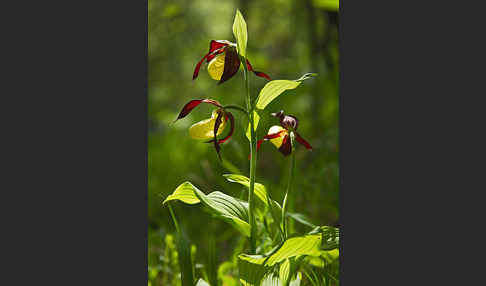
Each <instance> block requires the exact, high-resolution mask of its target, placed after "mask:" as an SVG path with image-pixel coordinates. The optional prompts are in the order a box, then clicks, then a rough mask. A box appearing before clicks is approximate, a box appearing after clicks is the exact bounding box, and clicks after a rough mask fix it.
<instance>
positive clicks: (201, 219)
mask: <svg viewBox="0 0 486 286" xmlns="http://www.w3.org/2000/svg"><path fill="white" fill-rule="evenodd" d="M236 8H239V9H240V11H241V12H242V14H243V16H244V17H245V20H246V22H247V25H248V57H249V59H250V61H251V63H252V65H253V67H254V68H255V69H256V70H259V71H263V72H266V73H267V74H268V75H270V77H272V79H291V80H292V79H297V78H299V77H300V76H301V75H302V74H304V73H306V72H316V73H318V74H319V76H318V77H316V78H313V79H310V80H307V81H305V82H304V83H303V84H302V85H300V86H299V87H298V88H297V89H295V90H289V91H286V92H284V93H283V94H282V95H281V96H279V97H278V99H277V100H275V101H273V102H272V103H271V104H270V105H269V106H267V108H266V109H265V112H264V114H263V116H262V119H261V121H260V125H259V129H258V137H259V138H261V137H262V136H263V135H264V134H266V132H267V131H268V128H269V127H270V126H272V125H275V124H277V123H278V120H277V119H276V118H273V117H271V116H270V115H269V114H270V113H271V112H276V111H279V110H281V109H283V110H284V111H285V112H286V113H287V114H292V115H294V116H296V117H297V118H299V121H300V123H299V124H300V125H299V133H300V134H301V135H302V136H303V137H304V138H305V139H306V140H307V141H308V142H310V143H311V145H312V146H313V148H314V150H313V151H312V152H309V151H307V150H305V148H303V147H302V146H299V147H298V148H297V151H296V152H297V153H296V159H297V170H296V175H297V177H296V179H295V181H294V182H295V183H294V190H293V191H294V192H295V211H296V212H298V213H303V214H305V215H306V216H307V217H308V218H309V220H310V221H311V222H313V223H314V224H316V225H338V223H339V209H338V205H339V203H338V199H339V184H338V176H339V174H338V172H339V165H338V152H339V144H338V142H339V138H338V133H339V129H338V128H339V126H338V122H339V112H338V111H339V105H338V103H339V99H338V96H339V46H338V27H337V26H338V13H337V9H338V8H337V2H336V1H334V0H332V1H330V0H321V1H312V0H289V1H287V0H268V1H256V0H251V1H209V0H177V1H175V0H149V23H148V24H149V25H148V33H149V45H148V47H149V49H148V68H149V78H148V88H149V89H148V95H149V106H148V116H149V118H148V124H149V138H148V144H149V146H148V148H149V155H148V156H149V157H148V160H149V161H148V179H149V189H148V200H149V202H148V203H149V205H148V218H149V230H148V231H149V266H150V265H157V264H159V263H160V256H161V255H162V254H163V249H164V247H165V246H164V243H165V242H164V237H165V235H166V234H167V233H174V232H175V230H174V226H173V224H172V221H171V219H170V216H169V212H168V209H167V207H163V206H162V201H163V200H164V199H165V197H166V196H167V195H168V194H170V193H171V192H172V191H173V190H174V189H175V188H176V187H177V186H178V185H179V184H181V183H182V182H184V181H186V180H189V181H191V182H192V183H193V184H195V185H196V186H197V187H198V188H200V189H201V190H202V191H204V192H205V193H209V192H212V191H216V190H218V191H223V192H225V193H227V194H229V195H232V196H236V197H241V198H243V199H245V200H246V198H247V194H246V192H245V191H244V190H243V189H242V188H241V187H240V186H239V185H238V184H233V183H229V182H227V181H225V179H224V178H223V177H222V174H226V173H238V174H243V175H245V176H249V160H248V153H249V146H248V141H247V139H246V137H245V131H246V127H247V124H248V123H247V121H246V120H245V118H244V117H243V115H242V114H241V113H238V112H237V111H235V112H234V113H233V114H234V115H235V118H236V129H235V133H234V135H233V137H232V138H231V139H230V141H228V142H227V143H225V144H223V145H222V151H221V154H222V156H223V158H224V161H223V162H220V161H219V160H218V158H217V156H216V153H215V150H214V148H213V147H212V146H211V145H210V144H205V143H201V142H199V141H195V140H193V139H191V138H190V137H189V134H188V128H189V127H190V126H191V125H192V124H193V123H195V122H197V121H199V120H202V119H205V118H208V117H210V113H211V110H212V109H213V108H212V107H210V106H206V105H201V106H199V107H198V108H197V109H195V110H194V111H193V112H192V113H191V114H190V115H189V116H187V117H186V118H184V119H182V120H179V121H178V122H177V123H175V124H171V123H172V121H173V120H174V119H175V118H176V117H177V114H178V113H179V111H180V110H181V108H182V106H184V104H185V103H187V102H188V101H189V100H191V99H199V98H208V97H209V98H213V99H216V100H218V101H220V102H221V103H222V104H223V105H226V104H239V105H242V106H246V105H245V93H244V88H243V72H242V71H240V72H238V73H237V74H236V76H235V77H233V78H232V79H230V80H229V81H227V82H225V83H223V84H222V85H220V86H218V85H217V82H216V81H214V80H212V79H211V78H210V77H209V75H208V73H207V71H206V67H207V65H206V63H204V64H203V66H202V68H201V71H200V73H199V77H198V78H197V79H196V80H194V81H193V80H192V73H193V71H194V67H195V65H196V64H197V62H198V61H199V60H200V59H201V58H202V57H203V56H204V55H205V54H206V53H207V52H208V48H209V41H210V40H212V39H214V40H222V39H227V40H230V41H232V42H235V39H234V37H233V34H232V23H233V19H234V15H235V11H236ZM265 83H267V80H265V79H263V78H259V77H256V76H254V75H253V74H252V75H251V77H250V84H251V93H252V96H253V97H256V96H257V95H258V92H259V91H260V89H261V88H263V86H264V85H265ZM225 132H227V131H226V130H225ZM289 159H290V158H289V157H287V158H286V157H283V156H282V155H281V153H280V152H278V151H277V150H276V149H275V148H274V147H273V146H272V145H271V144H270V143H265V144H263V145H262V148H261V149H260V151H259V154H258V168H257V182H260V183H263V184H265V185H266V186H267V190H269V192H270V195H271V197H272V198H273V199H275V200H278V201H280V202H281V201H282V198H283V194H284V191H285V186H286V182H287V175H288V168H289V167H288V165H289V163H290V162H289V161H290V160H289ZM174 210H175V212H176V215H177V217H178V218H179V220H180V223H181V224H182V225H183V227H184V228H185V229H186V230H187V232H188V235H189V238H190V239H191V243H192V244H195V245H196V247H197V256H196V262H198V261H199V260H201V263H202V262H203V258H204V257H205V255H206V254H207V249H208V247H207V245H208V239H209V233H210V232H213V233H214V232H215V233H217V234H218V235H217V236H216V246H217V250H218V253H217V257H216V259H217V262H222V261H224V260H227V259H229V256H230V255H231V254H232V249H233V248H234V247H235V244H236V241H237V238H238V237H239V235H238V233H237V232H236V231H235V230H233V228H231V227H229V225H227V224H226V223H224V222H222V221H219V220H215V219H212V218H211V216H210V215H209V214H207V213H205V212H202V211H201V209H200V208H199V207H198V206H189V205H184V204H182V203H174ZM296 227H297V229H298V230H301V231H306V230H308V228H306V227H305V226H302V225H296Z"/></svg>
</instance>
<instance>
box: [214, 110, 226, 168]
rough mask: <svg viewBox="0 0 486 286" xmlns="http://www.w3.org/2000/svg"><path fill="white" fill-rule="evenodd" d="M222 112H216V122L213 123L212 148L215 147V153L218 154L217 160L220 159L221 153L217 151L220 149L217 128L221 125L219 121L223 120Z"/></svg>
mask: <svg viewBox="0 0 486 286" xmlns="http://www.w3.org/2000/svg"><path fill="white" fill-rule="evenodd" d="M223 115H224V114H223V112H218V117H216V122H215V123H214V130H213V132H214V139H213V142H214V148H215V149H216V153H217V154H218V157H219V160H222V159H221V154H220V153H219V151H220V150H221V147H220V146H219V141H218V130H219V126H220V125H221V122H222V121H223Z"/></svg>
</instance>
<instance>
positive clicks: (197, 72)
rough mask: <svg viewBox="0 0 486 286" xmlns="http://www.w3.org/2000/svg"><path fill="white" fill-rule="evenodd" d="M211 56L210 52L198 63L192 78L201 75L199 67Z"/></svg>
mask: <svg viewBox="0 0 486 286" xmlns="http://www.w3.org/2000/svg"><path fill="white" fill-rule="evenodd" d="M208 56H209V53H207V54H206V55H205V56H204V57H203V58H202V59H201V60H200V61H199V62H198V63H197V65H196V68H195V69H194V73H193V74H192V80H195V79H196V78H197V76H198V75H199V69H200V68H201V64H202V63H203V62H204V60H205V59H206V58H207V57H208Z"/></svg>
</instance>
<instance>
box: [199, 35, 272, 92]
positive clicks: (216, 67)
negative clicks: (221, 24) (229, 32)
mask: <svg viewBox="0 0 486 286" xmlns="http://www.w3.org/2000/svg"><path fill="white" fill-rule="evenodd" d="M204 60H206V62H207V63H208V73H209V75H210V76H211V78H212V79H214V80H218V81H219V82H218V84H221V83H223V82H225V81H227V80H228V79H230V78H231V77H233V76H234V75H235V74H236V72H238V69H239V68H240V63H241V61H240V57H239V56H238V52H237V51H236V44H235V43H232V42H230V41H226V40H212V41H211V42H210V44H209V52H208V53H207V54H206V55H205V56H204V57H203V58H202V59H201V60H200V61H199V63H197V65H196V68H195V69H194V74H193V75H192V79H193V80H194V79H196V78H197V76H198V74H199V69H200V68H201V64H202V63H203V62H204ZM246 65H247V67H248V70H249V71H252V72H253V73H255V75H257V76H259V77H264V78H266V79H268V80H271V79H270V77H269V76H268V75H267V74H265V73H263V72H259V71H255V70H254V69H253V67H252V66H251V64H250V62H249V61H248V60H246Z"/></svg>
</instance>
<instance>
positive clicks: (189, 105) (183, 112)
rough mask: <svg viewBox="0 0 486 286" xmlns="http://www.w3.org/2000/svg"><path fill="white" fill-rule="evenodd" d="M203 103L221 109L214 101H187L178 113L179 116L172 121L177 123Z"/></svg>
mask: <svg viewBox="0 0 486 286" xmlns="http://www.w3.org/2000/svg"><path fill="white" fill-rule="evenodd" d="M203 102H204V103H209V104H213V105H216V106H217V107H221V104H220V103H219V102H217V101H216V100H214V99H193V100H191V101H189V102H188V103H186V105H184V107H183V108H182V110H181V112H180V113H179V116H178V117H177V119H176V120H174V121H177V120H179V119H181V118H184V117H186V116H187V115H188V114H189V113H190V112H191V111H192V110H193V109H194V108H196V106H198V105H199V104H201V103H203Z"/></svg>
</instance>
